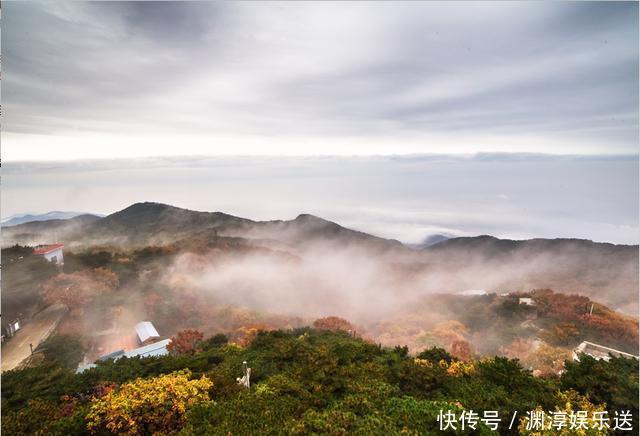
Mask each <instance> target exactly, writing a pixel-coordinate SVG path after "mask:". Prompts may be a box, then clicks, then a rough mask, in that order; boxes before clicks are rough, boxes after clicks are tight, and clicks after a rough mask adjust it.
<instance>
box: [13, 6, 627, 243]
mask: <svg viewBox="0 0 640 436" xmlns="http://www.w3.org/2000/svg"><path fill="white" fill-rule="evenodd" d="M3 9H4V10H3V11H2V37H3V38H2V67H3V71H2V79H3V80H2V81H3V83H2V104H3V108H2V116H3V119H2V132H1V139H2V160H3V166H2V217H7V216H10V215H14V214H20V213H27V212H35V213H43V212H47V211H50V210H74V211H86V212H94V213H104V214H108V213H112V212H115V211H117V210H119V209H122V208H124V207H126V206H128V205H129V204H131V203H133V202H135V201H159V202H164V203H169V204H174V205H177V206H182V207H188V208H191V209H196V210H211V211H213V210H219V211H223V212H227V213H232V214H236V215H240V216H244V217H247V218H253V219H287V218H294V217H295V216H296V215H297V214H298V213H302V212H307V213H314V214H316V215H319V216H322V217H325V218H327V219H332V220H335V221H337V222H339V223H340V224H343V225H346V226H349V227H352V228H356V229H358V230H363V231H367V232H370V233H373V234H376V235H380V236H384V237H390V238H396V239H399V240H402V241H403V242H410V243H417V242H420V241H421V240H422V239H424V237H426V236H428V235H429V234H433V233H445V234H449V235H475V234H492V235H495V236H499V237H510V238H516V239H524V238H531V237H579V238H587V239H593V240H597V241H609V242H616V243H638V239H639V233H638V228H639V226H638V172H639V168H638V141H639V138H638V127H639V123H638V93H639V87H638V4H637V3H635V2H626V3H616V2H606V3H599V2H524V1H523V2H449V3H440V2H407V3H403V2H393V3H385V2H367V3H365V2H354V3H346V2H318V3H315V2H296V3H294V2H286V3H271V2H270V3H267V2H259V3H256V2H216V3H213V2H175V3H174V2H158V3H156V2H64V1H62V2H47V3H38V2H14V1H9V2H3Z"/></svg>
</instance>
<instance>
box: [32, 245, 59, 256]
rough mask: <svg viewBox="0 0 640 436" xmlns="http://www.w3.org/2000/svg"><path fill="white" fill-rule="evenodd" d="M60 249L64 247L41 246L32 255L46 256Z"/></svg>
mask: <svg viewBox="0 0 640 436" xmlns="http://www.w3.org/2000/svg"><path fill="white" fill-rule="evenodd" d="M62 247H64V245H63V244H53V245H41V246H40V247H38V248H36V249H35V250H33V254H47V253H51V252H52V251H55V250H57V249H59V248H62Z"/></svg>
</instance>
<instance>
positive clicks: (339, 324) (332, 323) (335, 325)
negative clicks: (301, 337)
mask: <svg viewBox="0 0 640 436" xmlns="http://www.w3.org/2000/svg"><path fill="white" fill-rule="evenodd" d="M313 327H314V328H316V329H318V330H332V331H336V330H343V331H345V332H349V333H353V332H355V331H356V328H355V327H354V326H353V325H352V324H351V323H350V322H349V321H347V320H346V319H344V318H340V317H337V316H328V317H326V318H319V319H316V320H315V321H314V322H313Z"/></svg>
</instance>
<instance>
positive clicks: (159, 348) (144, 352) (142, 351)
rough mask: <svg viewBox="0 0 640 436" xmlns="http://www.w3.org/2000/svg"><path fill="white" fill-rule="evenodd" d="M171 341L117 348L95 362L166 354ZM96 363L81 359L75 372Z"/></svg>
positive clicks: (93, 365)
mask: <svg viewBox="0 0 640 436" xmlns="http://www.w3.org/2000/svg"><path fill="white" fill-rule="evenodd" d="M170 343H171V339H164V340H162V341H158V342H154V343H152V344H148V345H144V346H142V347H138V348H134V349H133V350H130V351H124V350H117V351H114V352H112V353H109V354H105V355H104V356H100V357H98V360H96V362H106V361H107V360H109V359H113V360H114V361H115V360H118V359H120V358H121V357H129V358H132V357H140V358H142V357H160V356H166V355H167V354H169V350H168V349H167V346H168V345H169V344H170ZM97 366H98V365H96V364H95V363H86V362H85V361H83V362H82V363H81V364H80V365H78V368H77V369H76V373H78V374H79V373H81V372H84V371H86V370H88V369H91V368H96V367H97Z"/></svg>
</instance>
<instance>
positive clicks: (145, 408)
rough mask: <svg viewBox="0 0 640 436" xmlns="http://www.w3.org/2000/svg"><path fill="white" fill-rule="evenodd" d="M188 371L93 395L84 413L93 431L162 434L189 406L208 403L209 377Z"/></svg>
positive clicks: (180, 420)
mask: <svg viewBox="0 0 640 436" xmlns="http://www.w3.org/2000/svg"><path fill="white" fill-rule="evenodd" d="M190 377H191V372H190V371H188V370H183V371H177V372H173V373H171V374H168V375H161V376H159V377H152V378H149V379H142V378H139V379H136V380H134V381H132V382H129V383H125V384H123V385H122V386H120V388H119V389H116V390H113V391H111V392H108V393H107V394H106V395H104V396H102V397H99V398H94V399H93V400H92V402H91V408H90V410H89V413H88V414H87V421H88V424H87V427H88V429H89V430H90V431H92V432H100V431H101V430H104V429H106V430H108V431H110V432H112V433H118V434H127V435H134V434H141V433H146V434H155V435H163V434H169V433H173V432H176V431H177V430H179V429H180V428H181V427H182V425H183V424H184V417H185V413H186V411H187V410H188V409H189V407H191V406H193V405H194V404H197V403H202V402H208V401H210V399H209V392H208V391H209V389H211V387H212V386H213V383H212V382H211V380H209V379H208V378H207V377H205V376H202V377H201V378H200V379H198V380H189V378H190Z"/></svg>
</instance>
